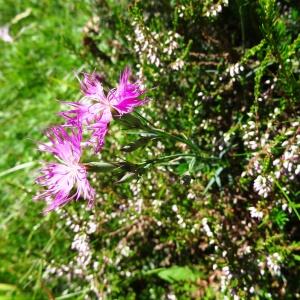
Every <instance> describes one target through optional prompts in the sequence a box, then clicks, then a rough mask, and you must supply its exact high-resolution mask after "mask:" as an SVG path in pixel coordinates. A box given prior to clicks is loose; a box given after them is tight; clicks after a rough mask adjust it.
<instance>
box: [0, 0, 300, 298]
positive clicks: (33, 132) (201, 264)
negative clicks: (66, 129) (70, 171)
mask: <svg viewBox="0 0 300 300" xmlns="http://www.w3.org/2000/svg"><path fill="white" fill-rule="evenodd" d="M0 7H1V21H0V22H1V24H0V26H3V25H5V24H7V25H9V32H10V34H11V35H12V37H13V42H12V43H7V42H4V41H2V40H0V46H1V58H0V61H1V66H2V67H1V70H0V85H1V90H0V99H1V100H0V106H1V109H0V111H1V112H0V124H1V133H0V152H1V153H0V154H1V159H0V167H1V171H0V180H1V186H2V189H1V191H0V195H1V200H2V201H1V204H0V205H1V213H0V219H1V221H0V260H1V264H0V282H1V284H0V300H1V299H41V300H42V299H147V300H148V299H225V298H226V297H227V299H228V298H229V299H234V297H235V298H236V299H237V297H239V299H295V297H298V296H297V295H299V293H300V289H299V282H298V280H297V279H298V278H299V274H300V272H299V271H300V269H299V254H300V252H299V251H300V247H299V219H300V216H299V212H298V211H299V205H300V204H299V203H300V202H299V191H298V190H299V174H300V159H299V153H300V152H299V151H300V146H299V145H300V135H299V126H300V125H299V109H300V107H299V96H300V88H299V86H300V78H299V74H300V73H299V55H300V35H299V30H300V25H299V24H300V11H299V5H298V4H297V3H295V2H293V1H280V3H279V2H278V1H273V0H258V1H247V0H237V1H229V3H228V4H227V1H225V0H218V1H212V0H205V1H200V2H199V1H196V0H179V1H127V0H126V1H112V0H111V1H103V0H94V1H87V0H80V1H46V0H43V1H35V0H26V1H4V0H2V1H1V0H0ZM126 65H129V66H131V68H132V69H133V73H134V77H135V78H134V79H139V80H141V81H143V84H144V85H145V88H146V90H147V94H146V96H147V97H148V98H149V101H148V102H147V104H146V105H144V106H143V107H141V108H139V109H138V110H137V111H135V112H134V113H133V114H128V115H126V116H125V117H122V118H116V119H115V120H114V122H112V124H111V125H110V128H109V135H108V137H107V139H106V143H105V146H104V148H103V150H102V152H101V154H100V155H95V154H93V153H86V154H85V156H84V158H83V161H84V162H83V163H84V165H85V166H86V168H87V170H88V172H89V175H90V178H89V179H90V181H91V184H92V185H93V187H94V188H95V189H96V191H97V197H96V204H95V207H94V208H93V209H91V210H88V209H87V208H86V205H85V203H84V202H83V201H81V200H80V201H74V202H73V203H70V204H69V205H68V206H66V207H64V208H62V209H61V210H59V211H57V212H54V213H52V214H50V215H47V216H43V215H42V214H41V211H42V209H43V207H44V203H37V202H33V201H32V198H33V197H34V195H35V194H36V192H37V188H36V186H35V185H34V184H33V182H34V178H35V177H36V176H37V174H38V171H37V170H36V169H37V164H38V161H40V160H50V158H49V157H44V156H41V155H40V154H39V153H38V152H37V151H36V150H35V147H36V146H35V144H36V141H39V140H42V141H45V140H46V139H45V137H44V136H43V130H44V129H45V128H47V126H51V125H53V124H56V123H61V122H62V120H61V118H59V117H58V116H57V115H56V113H57V112H58V111H61V110H65V106H64V105H63V104H61V103H59V102H58V101H57V100H67V101H77V100H78V99H80V97H81V94H80V90H79V84H78V81H77V79H76V76H75V74H74V73H78V72H80V71H85V72H92V71H96V72H98V73H99V74H100V75H101V76H103V86H104V88H105V89H108V88H111V87H113V86H115V85H116V79H117V78H118V77H119V74H120V72H121V71H122V70H123V69H124V67H125V66H126ZM78 245H81V246H82V249H84V250H80V249H81V248H80V247H78Z"/></svg>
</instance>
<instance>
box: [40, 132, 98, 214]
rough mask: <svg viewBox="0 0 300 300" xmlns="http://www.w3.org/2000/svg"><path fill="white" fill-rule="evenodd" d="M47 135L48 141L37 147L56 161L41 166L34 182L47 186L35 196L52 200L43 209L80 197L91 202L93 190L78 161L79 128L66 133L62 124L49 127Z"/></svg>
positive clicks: (55, 206) (80, 133)
mask: <svg viewBox="0 0 300 300" xmlns="http://www.w3.org/2000/svg"><path fill="white" fill-rule="evenodd" d="M46 135H47V136H48V138H49V140H50V142H49V143H48V144H40V145H39V150H40V151H45V152H49V153H51V154H53V155H54V156H55V157H56V159H57V161H58V162H54V163H49V164H47V165H46V166H44V167H43V168H42V169H41V173H42V176H40V177H38V178H37V179H36V182H37V183H38V184H40V185H41V186H44V187H45V188H46V191H45V192H43V193H42V194H40V195H38V196H37V197H36V199H45V200H47V201H48V200H52V201H51V202H50V204H49V206H48V207H47V208H46V210H45V212H49V211H51V210H54V209H56V208H58V207H61V206H63V205H65V204H66V203H68V202H70V201H71V200H73V199H75V200H78V199H79V198H80V197H82V198H84V199H85V200H88V203H89V205H92V204H93V202H94V198H95V191H94V189H93V188H92V187H91V186H90V184H89V182H88V179H87V171H86V168H85V166H83V165H82V164H80V158H81V145H80V144H81V140H82V132H81V130H77V132H76V131H75V130H72V131H71V134H68V133H67V131H66V129H65V128H63V127H62V126H57V127H54V128H52V129H50V130H49V131H48V132H47V133H46Z"/></svg>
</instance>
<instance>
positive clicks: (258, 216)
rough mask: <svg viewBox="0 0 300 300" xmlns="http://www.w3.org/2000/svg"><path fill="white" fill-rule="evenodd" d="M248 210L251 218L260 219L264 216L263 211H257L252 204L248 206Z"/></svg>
mask: <svg viewBox="0 0 300 300" xmlns="http://www.w3.org/2000/svg"><path fill="white" fill-rule="evenodd" d="M248 210H249V211H250V215H251V218H256V219H259V220H261V219H262V218H263V216H264V214H263V212H261V211H258V210H257V209H256V207H254V206H251V207H249V208H248Z"/></svg>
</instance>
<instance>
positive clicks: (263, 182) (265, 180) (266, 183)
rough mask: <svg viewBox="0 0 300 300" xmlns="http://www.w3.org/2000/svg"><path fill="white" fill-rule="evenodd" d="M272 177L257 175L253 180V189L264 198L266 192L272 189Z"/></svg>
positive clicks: (266, 195)
mask: <svg viewBox="0 0 300 300" xmlns="http://www.w3.org/2000/svg"><path fill="white" fill-rule="evenodd" d="M272 181H273V179H272V177H270V176H268V177H264V176H262V175H259V176H257V178H256V179H255V180H254V185H253V186H254V190H255V191H256V192H257V193H258V194H259V195H260V196H263V197H264V198H266V197H268V194H269V193H270V192H271V190H272Z"/></svg>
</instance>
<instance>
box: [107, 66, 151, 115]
mask: <svg viewBox="0 0 300 300" xmlns="http://www.w3.org/2000/svg"><path fill="white" fill-rule="evenodd" d="M130 75H131V71H130V69H129V68H128V67H127V68H125V70H124V72H123V73H122V74H121V77H120V81H119V85H118V87H117V88H116V90H112V91H111V92H110V93H111V94H112V96H111V101H110V104H111V106H112V107H113V108H114V109H115V110H116V111H118V112H119V113H120V115H123V114H128V113H131V112H132V111H133V109H134V108H135V107H137V106H141V105H143V104H145V102H146V101H145V100H141V99H140V98H139V97H140V96H141V95H143V94H144V93H145V91H144V90H142V89H141V87H140V85H139V83H130V81H129V77H130Z"/></svg>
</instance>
